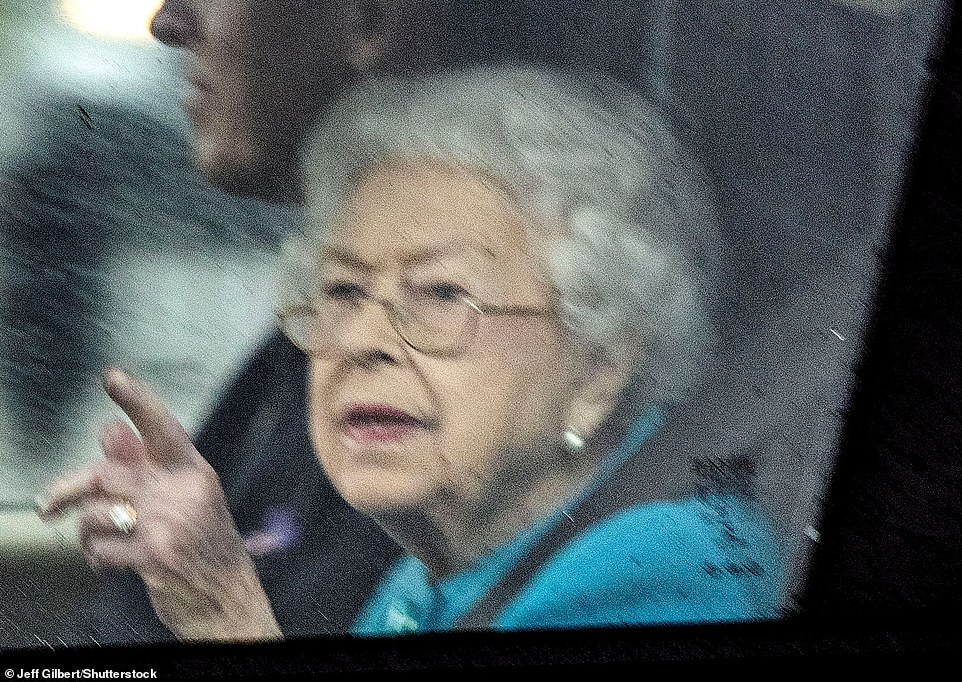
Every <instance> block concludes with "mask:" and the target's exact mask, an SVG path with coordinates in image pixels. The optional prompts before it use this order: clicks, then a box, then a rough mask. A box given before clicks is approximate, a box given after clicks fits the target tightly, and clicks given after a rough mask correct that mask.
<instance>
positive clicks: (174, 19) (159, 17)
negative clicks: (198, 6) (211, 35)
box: [150, 0, 199, 48]
mask: <svg viewBox="0 0 962 682" xmlns="http://www.w3.org/2000/svg"><path fill="white" fill-rule="evenodd" d="M150 33H151V34H152V35H153V36H154V37H155V38H156V39H157V40H159V41H160V42H162V43H164V44H165V45H169V46H171V47H180V48H185V47H191V46H192V45H194V44H195V43H196V42H197V38H198V34H199V31H198V27H197V12H196V10H195V9H194V8H193V6H192V2H191V0H164V4H163V5H161V6H160V9H158V10H157V13H156V14H154V17H153V19H151V20H150Z"/></svg>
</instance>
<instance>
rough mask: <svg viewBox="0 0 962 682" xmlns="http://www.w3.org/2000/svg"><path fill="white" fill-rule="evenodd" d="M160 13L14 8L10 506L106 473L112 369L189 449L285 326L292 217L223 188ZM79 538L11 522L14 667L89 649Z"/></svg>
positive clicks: (3, 429)
mask: <svg viewBox="0 0 962 682" xmlns="http://www.w3.org/2000/svg"><path fill="white" fill-rule="evenodd" d="M159 4H160V3H159V2H157V1H156V0H38V1H37V2H33V3H24V2H21V1H20V0H0V88H2V91H3V94H4V96H3V98H2V99H0V125H2V128H3V131H4V134H3V135H2V136H0V500H12V501H19V500H24V499H30V498H32V497H33V496H34V495H35V494H36V493H37V492H38V491H39V490H41V489H42V488H43V487H44V486H45V485H46V483H47V482H48V481H50V480H51V479H52V478H54V477H55V476H57V475H59V474H60V473H61V472H62V471H63V470H64V469H66V468H70V467H77V466H80V465H81V464H83V463H84V462H88V461H91V460H94V459H96V458H98V457H99V456H100V451H99V446H98V443H97V433H98V431H99V428H100V426H101V425H102V424H103V423H104V422H106V421H108V420H109V419H111V418H114V417H117V416H122V415H121V413H120V412H119V410H117V409H116V408H115V407H114V406H113V405H112V404H110V402H109V400H107V399H106V396H105V395H104V394H103V391H102V389H101V388H100V380H99V377H100V374H101V372H102V369H103V368H104V367H105V366H107V365H118V366H120V367H123V368H126V369H128V370H129V371H131V372H134V373H136V374H138V375H139V376H141V377H143V378H144V379H145V380H147V381H148V382H150V383H151V384H152V385H153V386H154V387H155V388H156V389H157V390H158V391H159V392H160V394H161V395H162V396H163V397H164V398H165V399H166V401H167V404H168V405H169V406H170V407H171V409H172V410H173V411H174V412H175V414H176V415H177V416H178V417H179V418H180V419H181V421H182V422H183V424H184V425H185V427H186V428H187V429H188V431H193V430H194V429H195V428H196V427H197V426H199V424H200V422H201V421H202V420H203V418H204V416H205V414H206V412H207V410H209V409H210V408H211V407H212V403H213V400H214V398H215V397H216V395H217V393H218V391H219V390H220V389H221V387H222V386H223V385H224V384H225V383H226V382H227V381H228V380H229V379H230V377H231V376H232V374H233V373H234V372H236V371H238V370H239V369H240V367H241V366H242V365H243V361H244V359H245V358H246V357H247V355H248V353H249V352H250V351H251V350H252V349H253V347H254V346H255V344H256V342H257V341H258V340H259V339H260V337H261V335H262V334H263V333H264V331H265V330H266V329H267V328H268V327H269V326H270V324H271V322H272V318H273V302H274V301H273V282H272V277H271V272H272V265H273V257H274V254H275V251H276V248H277V246H278V243H279V241H280V239H281V238H282V237H283V235H284V234H285V233H286V231H287V230H288V229H289V228H290V226H291V224H292V220H293V218H294V211H293V209H292V208H290V207H279V206H267V205H264V204H261V203H258V202H255V201H246V200H241V199H237V198H234V197H230V196H228V195H225V194H222V193H220V192H218V191H216V190H213V189H210V188H208V187H207V186H206V185H205V184H204V183H203V181H202V180H201V179H200V178H199V177H198V176H197V175H196V174H195V172H194V170H193V168H192V166H191V163H190V160H189V157H188V153H189V147H188V142H187V140H188V138H187V137H186V131H187V124H186V121H185V120H184V119H183V117H182V114H181V110H180V100H181V94H180V93H181V87H182V83H181V81H180V65H179V63H178V55H177V53H176V51H174V50H169V49H166V48H164V47H163V46H162V45H160V44H159V43H157V42H156V41H154V40H153V39H152V38H151V37H150V35H149V33H148V31H147V25H148V21H149V17H150V16H152V14H153V12H154V11H155V9H156V8H157V7H158V6H159ZM75 544H76V539H75V532H74V531H73V530H72V528H71V525H70V519H66V520H65V521H64V522H63V523H62V524H59V525H57V526H55V527H53V528H50V527H45V526H43V525H42V524H40V523H39V520H38V519H37V518H36V517H35V515H32V514H30V513H24V514H13V513H2V512H0V554H2V559H0V574H2V575H0V583H2V588H0V590H2V592H3V595H2V596H0V600H2V601H4V602H5V606H4V608H3V609H2V611H3V613H0V616H2V617H0V647H2V646H42V645H43V644H42V642H54V643H56V644H59V642H58V639H60V640H61V641H72V642H74V643H76V642H78V641H83V639H84V629H83V625H82V623H81V622H79V621H78V618H79V614H78V613H77V612H76V611H77V610H76V606H77V600H78V599H79V600H82V599H83V597H84V595H86V596H89V595H90V590H94V589H96V588H97V582H96V579H95V576H94V575H93V573H92V572H90V571H89V569H85V568H84V566H83V564H82V562H81V561H80V560H79V557H78V555H77V549H76V547H75Z"/></svg>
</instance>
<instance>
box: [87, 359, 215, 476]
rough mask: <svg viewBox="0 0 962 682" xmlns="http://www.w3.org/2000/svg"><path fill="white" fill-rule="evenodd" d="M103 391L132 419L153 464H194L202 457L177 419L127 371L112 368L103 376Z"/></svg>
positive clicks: (149, 390)
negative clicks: (197, 458)
mask: <svg viewBox="0 0 962 682" xmlns="http://www.w3.org/2000/svg"><path fill="white" fill-rule="evenodd" d="M104 388H105V389H106V391H107V395H109V396H110V398H111V400H113V401H114V402H115V403H116V404H117V406H118V407H119V408H120V409H122V410H123V411H124V413H125V414H126V415H127V416H128V417H130V421H132V422H133V424H134V426H135V427H136V428H137V431H138V432H140V438H141V440H142V441H143V444H144V449H145V450H146V451H147V454H148V455H149V456H150V458H151V459H152V460H153V461H155V462H161V463H167V464H176V463H192V462H194V461H195V458H196V457H199V455H197V454H196V450H194V446H193V444H192V443H191V442H190V438H188V436H187V432H186V431H185V430H184V427H183V426H181V423H180V422H179V421H178V420H177V417H175V416H174V415H173V414H172V413H171V412H170V410H168V409H167V406H166V405H165V404H164V402H163V401H162V400H161V399H160V397H159V396H158V395H157V394H156V393H154V391H153V390H151V389H150V387H148V386H147V385H146V384H144V383H143V382H141V381H138V380H137V379H134V378H133V377H131V376H130V375H128V374H127V373H126V372H122V371H121V370H119V369H115V368H111V369H108V370H107V371H106V372H105V373H104Z"/></svg>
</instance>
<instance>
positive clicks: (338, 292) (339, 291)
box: [322, 280, 365, 303]
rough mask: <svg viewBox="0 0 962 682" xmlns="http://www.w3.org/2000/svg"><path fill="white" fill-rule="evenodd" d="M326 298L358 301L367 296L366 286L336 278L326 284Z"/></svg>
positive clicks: (349, 301)
mask: <svg viewBox="0 0 962 682" xmlns="http://www.w3.org/2000/svg"><path fill="white" fill-rule="evenodd" d="M322 292H323V294H324V298H325V299H326V300H328V301H338V302H344V303H357V302H358V301H360V300H361V299H362V298H364V296H365V292H364V288H363V287H361V286H360V285H358V284H355V283H354V282H348V281H346V280H334V281H331V282H327V283H325V284H324V287H323V289H322Z"/></svg>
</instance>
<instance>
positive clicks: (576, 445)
mask: <svg viewBox="0 0 962 682" xmlns="http://www.w3.org/2000/svg"><path fill="white" fill-rule="evenodd" d="M562 435H563V436H564V439H565V445H567V446H568V449H569V450H571V451H572V452H577V451H578V450H580V449H581V448H583V447H584V446H585V437H584V436H582V435H581V434H580V433H578V431H577V430H575V429H572V428H567V429H565V432H564V433H563V434H562Z"/></svg>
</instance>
